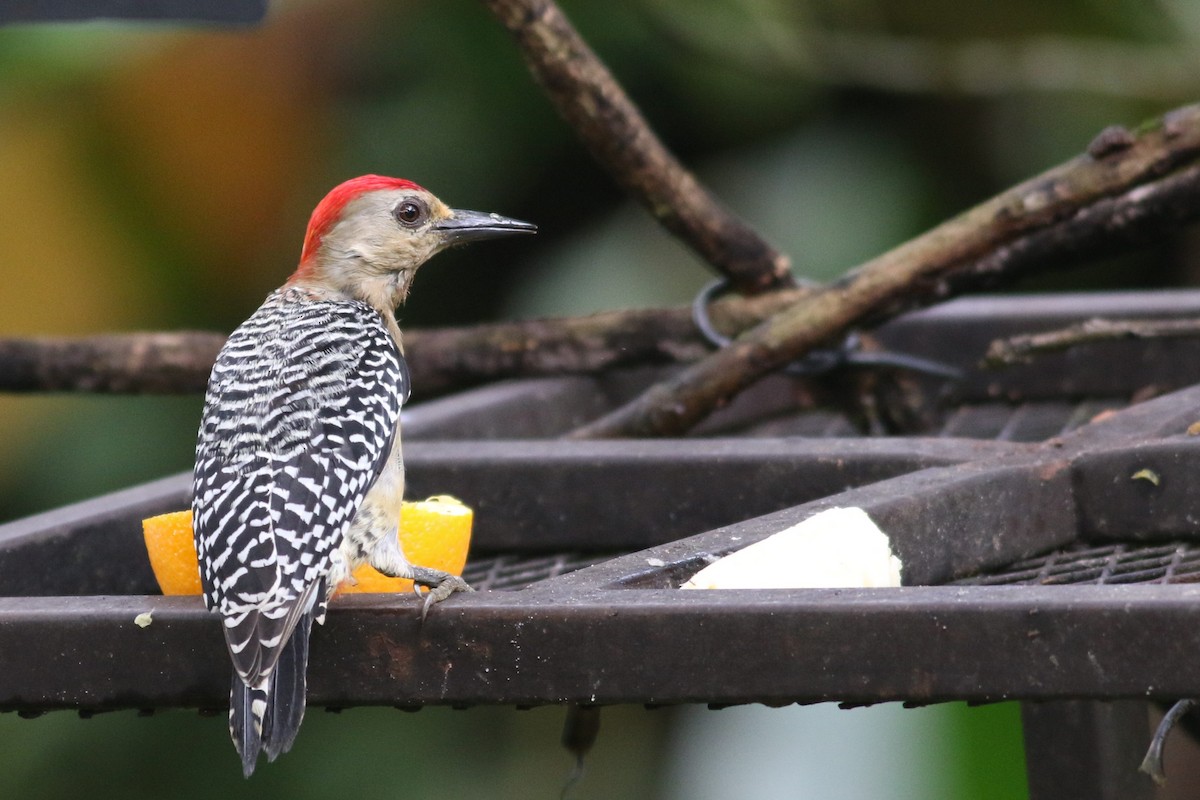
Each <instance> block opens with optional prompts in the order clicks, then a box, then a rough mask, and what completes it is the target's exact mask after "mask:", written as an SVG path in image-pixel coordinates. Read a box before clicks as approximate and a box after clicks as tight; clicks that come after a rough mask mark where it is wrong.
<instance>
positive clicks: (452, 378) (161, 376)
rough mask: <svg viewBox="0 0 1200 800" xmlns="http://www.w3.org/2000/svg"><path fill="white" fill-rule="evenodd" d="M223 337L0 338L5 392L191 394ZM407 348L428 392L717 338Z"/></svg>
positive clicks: (557, 337) (692, 347)
mask: <svg viewBox="0 0 1200 800" xmlns="http://www.w3.org/2000/svg"><path fill="white" fill-rule="evenodd" d="M807 292H808V290H805V289H786V290H781V291H777V292H769V293H767V294H762V295H759V296H757V297H752V298H744V297H741V296H738V295H729V296H726V297H722V298H720V299H719V300H717V301H715V302H714V303H713V304H712V306H711V308H710V309H709V313H710V317H711V318H712V321H713V323H714V324H715V325H716V326H717V328H718V329H719V330H721V331H722V332H723V333H726V334H728V335H734V334H737V333H738V332H740V331H743V330H745V329H746V328H749V327H751V326H753V325H756V324H758V323H759V322H762V321H763V320H764V319H766V318H767V317H768V316H770V315H771V314H774V313H775V312H777V311H779V310H780V309H782V308H785V307H787V306H788V305H791V304H792V303H794V302H796V300H798V299H799V298H801V297H803V296H804V295H805V294H807ZM224 342H225V336H224V335H223V334H220V333H209V332H181V333H129V334H120V335H111V336H85V337H76V338H70V337H54V338H50V337H47V338H9V339H3V338H0V392H52V391H76V392H101V393H116V394H121V393H124V394H150V393H153V394H189V393H194V392H202V391H204V387H205V385H206V383H207V381H208V373H209V371H210V370H211V369H212V364H213V359H215V358H216V354H217V352H218V351H219V350H220V348H221V345H222V344H223V343H224ZM404 343H405V355H406V357H407V359H408V363H409V368H410V369H411V371H412V376H413V384H414V387H415V389H416V391H417V394H418V395H420V396H429V395H437V394H443V393H445V392H448V391H452V390H454V389H461V388H463V387H465V386H471V385H475V384H479V383H483V382H486V381H494V380H500V379H504V378H516V377H534V376H544V375H563V374H569V373H581V372H599V371H602V370H605V369H612V368H614V367H620V366H627V365H632V364H655V363H672V362H678V361H696V360H699V359H700V358H703V357H704V356H705V355H707V354H708V353H709V352H711V350H712V347H711V346H710V345H709V344H708V343H707V342H706V341H705V340H704V338H703V337H702V336H701V335H700V333H699V331H697V330H696V327H695V325H693V324H692V319H691V312H690V309H687V308H667V309H644V310H633V311H609V312H605V313H603V314H595V315H592V316H588V317H577V318H567V319H538V320H527V321H523V322H504V323H496V324H491V325H477V326H472V327H466V328H434V329H425V330H422V329H419V328H418V329H414V330H410V331H406V332H405V334H404Z"/></svg>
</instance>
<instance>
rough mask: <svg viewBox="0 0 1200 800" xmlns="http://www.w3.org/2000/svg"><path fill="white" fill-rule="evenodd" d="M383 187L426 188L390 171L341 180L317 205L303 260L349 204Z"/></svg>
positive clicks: (311, 252) (310, 225)
mask: <svg viewBox="0 0 1200 800" xmlns="http://www.w3.org/2000/svg"><path fill="white" fill-rule="evenodd" d="M379 189H412V190H415V191H418V192H423V191H425V190H424V189H422V188H421V187H420V186H418V185H417V184H415V183H413V182H412V181H409V180H405V179H404V178H389V177H387V176H386V175H360V176H359V177H357V178H351V179H350V180H348V181H345V182H343V183H339V184H338V185H337V186H335V187H333V188H332V189H330V190H329V194H327V195H325V197H324V199H322V200H321V202H319V203H317V207H316V208H314V209H313V213H312V217H311V218H309V220H308V231H307V232H306V233H305V234H304V249H302V250H301V251H300V263H301V264H304V263H305V262H306V261H308V259H309V258H310V257H311V256H312V255H313V254H314V253H316V252H317V248H318V247H319V246H320V245H321V239H322V238H323V237H324V236H325V234H326V233H328V232H329V229H330V228H332V227H333V224H334V223H335V222H337V220H338V218H339V217H341V215H342V211H343V210H344V209H345V208H346V204H347V203H349V202H350V201H351V200H353V199H354V198H356V197H358V196H359V195H361V194H363V193H364V192H374V191H377V190H379Z"/></svg>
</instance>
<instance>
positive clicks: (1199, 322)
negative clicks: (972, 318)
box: [983, 317, 1200, 368]
mask: <svg viewBox="0 0 1200 800" xmlns="http://www.w3.org/2000/svg"><path fill="white" fill-rule="evenodd" d="M1196 336H1200V317H1197V318H1196V319H1100V318H1096V319H1089V320H1085V321H1083V322H1080V323H1078V324H1076V325H1068V326H1067V327H1065V328H1058V329H1056V330H1052V331H1042V332H1040V333H1023V334H1021V335H1019V336H1011V337H1009V338H1007V339H997V340H995V341H994V342H992V344H991V346H990V347H988V351H987V354H986V355H985V356H984V357H983V366H984V367H990V368H999V367H1008V366H1012V365H1013V364H1022V363H1025V362H1028V361H1032V360H1033V357H1034V356H1037V355H1041V354H1043V353H1053V352H1058V351H1062V350H1069V349H1071V348H1072V347H1077V346H1079V345H1081V344H1093V343H1096V342H1112V341H1118V340H1120V339H1180V338H1187V337H1196Z"/></svg>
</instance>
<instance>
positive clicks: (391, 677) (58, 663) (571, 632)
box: [0, 292, 1200, 798]
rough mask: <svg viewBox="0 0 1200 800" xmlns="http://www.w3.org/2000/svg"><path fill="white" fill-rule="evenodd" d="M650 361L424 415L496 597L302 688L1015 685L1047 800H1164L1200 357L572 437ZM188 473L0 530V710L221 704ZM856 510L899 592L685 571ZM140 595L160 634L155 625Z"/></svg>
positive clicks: (333, 638)
mask: <svg viewBox="0 0 1200 800" xmlns="http://www.w3.org/2000/svg"><path fill="white" fill-rule="evenodd" d="M1196 309H1200V293H1192V292H1173V293H1160V294H1136V295H1117V296H1054V297H1039V298H1021V299H1019V300H1004V299H992V300H976V301H960V302H956V303H951V304H947V305H946V306H944V307H941V308H939V309H936V310H933V311H930V312H925V313H922V314H918V315H913V316H911V317H908V318H905V319H902V320H899V321H897V322H895V323H893V324H891V325H889V326H887V327H886V328H884V329H882V330H881V331H880V332H879V338H880V340H881V341H882V343H883V345H884V346H885V347H888V348H890V349H895V350H903V351H906V352H912V353H916V354H919V355H922V356H924V357H926V358H934V359H938V360H942V361H945V362H948V363H951V364H955V365H958V366H960V367H963V368H965V369H968V370H973V364H974V362H975V361H976V360H977V359H978V357H979V356H980V355H981V354H982V353H983V352H984V350H985V349H986V347H987V344H988V343H989V342H990V341H991V340H992V339H993V338H996V337H998V336H1005V335H1010V334H1013V333H1017V332H1029V331H1034V330H1044V329H1048V328H1053V327H1059V326H1061V325H1065V324H1069V323H1072V322H1076V321H1078V320H1080V319H1086V318H1088V317H1093V316H1101V315H1104V316H1114V317H1117V316H1120V317H1129V316H1143V317H1147V316H1149V317H1156V316H1157V317H1164V316H1165V317H1169V316H1184V315H1190V314H1192V313H1194V311H1195V310H1196ZM653 378H654V375H653V374H652V372H641V373H631V374H624V375H614V376H608V377H602V378H587V377H572V378H561V379H547V380H539V381H525V382H518V383H512V384H505V385H497V386H493V387H489V388H484V389H480V390H476V391H473V392H467V393H464V394H462V395H458V396H455V397H451V398H446V399H444V400H439V401H436V402H433V403H428V404H424V405H422V406H418V407H416V408H414V409H413V410H412V411H411V412H409V413H408V414H407V417H406V421H405V425H406V439H407V444H406V461H407V464H408V472H409V481H410V493H411V495H413V496H424V495H431V494H453V495H456V496H459V497H461V498H463V499H464V500H465V501H466V502H468V504H470V505H472V506H473V507H474V508H475V509H476V529H475V537H474V543H473V550H472V559H471V561H470V563H469V564H468V573H467V574H468V577H469V579H470V580H472V581H473V582H475V583H476V584H477V585H478V586H479V587H480V588H482V589H484V591H480V592H476V593H474V594H471V595H468V596H456V597H454V598H451V599H450V600H448V601H447V602H445V603H443V604H441V605H439V606H438V607H437V608H436V609H434V611H433V612H432V613H431V614H430V616H429V618H428V619H427V620H426V621H425V622H424V623H422V622H421V621H420V619H419V614H418V603H417V601H416V600H415V599H414V598H412V597H410V596H407V595H404V596H381V595H375V596H372V595H358V596H353V597H346V598H343V599H340V600H338V601H337V602H335V603H334V605H333V607H332V608H331V610H330V613H329V618H328V621H327V624H326V625H325V626H324V628H323V629H321V630H319V631H317V632H315V633H314V635H313V639H312V657H311V661H310V671H309V692H310V702H311V703H312V704H313V705H327V706H333V707H339V708H344V707H349V706H357V705H388V706H404V707H412V706H419V705H425V704H444V705H453V706H468V705H474V704H513V705H521V706H528V705H538V704H550V703H579V704H609V703H645V704H653V705H661V704H669V703H690V702H703V703H710V704H715V705H725V704H733V703H749V702H761V703H768V704H772V705H780V704H787V703H793V702H823V701H840V702H845V703H851V704H854V703H875V702H884V701H904V702H907V703H916V704H922V703H931V702H940V701H944V700H966V701H969V702H990V701H996V700H1002V699H1019V700H1022V701H1024V702H1025V704H1026V705H1025V709H1026V712H1025V719H1026V739H1027V750H1028V753H1029V758H1028V767H1029V773H1030V785H1031V790H1032V796H1033V797H1035V798H1040V797H1064V796H1087V797H1096V798H1116V797H1121V798H1138V797H1150V796H1152V793H1151V792H1152V790H1151V788H1150V784H1149V783H1148V781H1145V780H1144V779H1143V778H1142V777H1141V776H1139V775H1137V773H1136V765H1137V761H1138V759H1139V758H1140V756H1141V752H1142V750H1143V749H1144V746H1145V744H1146V741H1147V739H1148V736H1149V730H1148V722H1147V720H1148V716H1147V713H1148V712H1147V703H1148V701H1151V700H1173V699H1175V698H1178V697H1184V696H1200V665H1198V660H1197V659H1196V657H1195V649H1196V648H1195V647H1194V643H1193V642H1191V641H1190V639H1189V637H1187V636H1181V635H1180V632H1181V631H1185V632H1186V631H1190V630H1197V629H1200V586H1193V585H1191V583H1190V582H1189V581H1190V580H1191V579H1192V576H1195V575H1197V574H1200V573H1198V568H1197V565H1196V554H1197V553H1198V552H1200V549H1198V548H1200V531H1197V530H1196V524H1195V522H1194V521H1195V520H1197V519H1200V482H1197V481H1194V480H1192V476H1194V475H1196V474H1200V438H1197V437H1192V436H1189V435H1187V433H1186V431H1187V430H1188V428H1189V426H1190V425H1191V424H1192V423H1193V422H1195V421H1197V420H1198V419H1200V388H1180V387H1189V386H1192V385H1193V384H1198V383H1200V345H1198V344H1196V343H1193V342H1189V341H1185V340H1173V341H1158V342H1155V341H1127V342H1125V341H1123V342H1116V343H1111V344H1108V345H1092V346H1089V347H1087V348H1081V349H1080V350H1079V351H1072V352H1069V353H1066V354H1061V355H1057V356H1053V357H1048V358H1046V359H1042V360H1039V361H1037V362H1034V363H1032V364H1028V365H1023V366H1020V367H1017V368H1014V369H1011V370H1008V371H1005V372H1003V373H982V372H978V371H971V372H970V373H969V375H968V377H967V378H966V379H965V380H964V381H962V382H961V383H959V384H958V385H956V386H954V387H946V386H930V387H926V389H927V395H928V396H930V397H944V398H947V399H946V400H945V405H944V407H942V408H941V409H940V413H939V414H938V415H936V424H935V425H933V426H932V427H931V428H929V429H927V430H926V431H925V432H924V433H922V434H921V435H907V436H885V437H866V436H862V435H860V434H859V433H858V430H857V428H856V427H855V425H854V424H852V422H851V418H850V417H849V416H847V415H844V414H842V413H839V412H837V411H835V410H830V409H823V410H816V411H813V410H805V411H797V410H795V409H794V408H791V409H789V403H791V402H792V400H793V398H794V387H793V384H791V383H790V379H787V378H773V379H769V380H767V381H763V382H762V383H761V384H760V385H758V386H757V387H755V389H753V390H752V391H750V392H748V393H747V394H746V395H744V396H743V397H742V398H740V399H739V400H738V401H737V402H734V403H732V404H731V405H730V406H729V407H728V408H726V409H724V410H722V411H721V412H720V413H719V414H717V415H715V416H714V417H713V419H711V420H710V421H708V422H707V423H706V424H705V426H704V427H703V429H702V430H700V431H698V432H697V435H696V436H693V437H689V438H686V439H676V440H666V441H619V442H618V441H595V442H582V441H567V440H559V439H556V437H557V436H558V435H559V434H561V433H562V432H564V431H566V430H569V429H570V428H571V427H572V426H573V425H576V424H578V423H579V422H581V421H583V420H584V419H587V418H589V417H592V416H595V415H596V414H598V413H602V412H603V411H604V410H605V408H607V407H609V406H611V404H613V403H615V402H619V401H620V400H621V399H622V398H623V397H626V396H629V395H630V394H631V393H632V392H635V391H637V389H638V387H639V386H642V385H645V384H646V382H647V381H649V380H652V379H653ZM1152 395H1157V397H1155V399H1152V400H1147V401H1145V402H1140V403H1136V404H1132V405H1130V401H1131V399H1132V398H1135V397H1147V396H1152ZM801 434H803V435H801ZM514 437H519V438H514ZM1143 470H1150V471H1152V472H1153V474H1154V475H1155V476H1156V480H1155V481H1148V480H1141V479H1137V478H1135V477H1134V476H1135V475H1137V474H1138V473H1139V472H1142V471H1143ZM189 483H190V480H189V476H188V475H179V476H174V477H171V478H166V479H163V480H161V481H158V482H155V483H151V484H147V485H144V486H139V487H135V488H133V489H129V490H126V491H124V492H120V493H116V494H114V495H109V496H105V497H101V498H97V499H95V500H91V501H88V502H85V503H81V504H78V505H75V506H70V507H66V508H62V509H58V510H56V511H53V512H50V513H48V514H43V515H39V516H37V517H32V518H29V519H25V520H19V521H17V522H13V523H9V524H7V525H3V526H0V710H11V711H19V712H22V713H37V712H39V711H42V710H47V709H56V708H69V709H77V710H80V711H83V712H86V713H90V712H94V711H102V710H107V709H116V708H145V709H150V708H164V707H193V708H216V707H220V706H221V705H222V704H223V703H224V702H225V697H226V693H227V689H228V663H227V660H226V656H225V651H224V646H223V642H222V637H221V633H220V630H219V625H218V624H217V623H216V622H215V621H214V619H213V618H212V617H211V616H210V615H208V614H207V613H206V612H205V611H204V610H203V607H202V604H201V602H200V600H199V598H190V597H161V596H157V595H156V594H155V587H154V582H153V576H152V574H151V573H150V570H149V566H148V564H147V563H146V561H145V556H144V548H143V546H142V543H141V537H140V526H139V522H140V520H141V519H142V518H144V517H146V516H150V515H152V514H156V513H162V512H165V511H170V510H175V509H179V508H184V507H186V506H187V504H188V496H187V495H188V490H189ZM847 505H854V506H860V507H862V508H864V509H865V510H867V512H868V513H869V514H870V515H871V516H872V518H873V519H874V520H875V521H876V523H877V524H879V526H880V527H881V528H882V529H883V530H884V531H885V532H887V533H888V535H889V536H890V537H891V540H892V545H893V548H894V549H895V550H896V551H897V553H898V554H899V556H900V557H901V559H902V560H903V563H904V581H905V584H906V585H905V586H904V587H902V588H899V589H874V590H869V589H808V590H754V591H745V592H679V591H677V590H676V587H678V585H679V584H680V583H681V582H682V581H683V580H685V579H686V578H687V577H688V576H689V575H690V574H691V573H692V572H693V571H694V570H695V569H697V568H698V567H699V566H701V565H703V564H704V563H707V562H708V561H709V560H711V559H712V558H715V557H719V556H721V555H724V554H726V553H728V552H731V551H733V550H736V549H738V548H740V547H743V546H745V545H747V544H750V543H752V542H754V541H757V540H759V539H762V538H765V537H766V536H769V535H770V534H772V533H774V532H776V531H779V530H782V529H783V528H785V527H789V526H790V525H792V524H794V523H795V522H798V521H800V520H802V519H804V518H806V517H808V516H810V515H811V514H813V513H815V512H817V511H819V510H821V509H824V508H829V507H832V506H847ZM1164 542H1169V544H1164ZM51 566H52V567H53V569H51V568H50V567H51ZM1164 578H1165V579H1166V580H1167V582H1166V583H1164V582H1163V580H1164ZM148 611H149V612H151V614H152V619H153V622H152V624H151V625H150V626H148V627H144V628H143V627H140V626H138V625H135V624H134V623H133V620H134V618H135V617H136V616H138V615H139V614H143V613H145V612H148ZM630 652H637V653H638V656H639V657H638V658H637V659H630V658H629V657H628V654H629V653H630ZM1099 753H1110V754H1111V753H1116V754H1118V756H1119V757H1103V758H1099V757H1096V754H1099ZM1089 754H1090V755H1089ZM1089 758H1090V759H1091V760H1090V761H1089V767H1088V769H1086V770H1081V769H1080V763H1082V761H1081V760H1083V761H1088V759H1089ZM1092 762H1095V763H1092Z"/></svg>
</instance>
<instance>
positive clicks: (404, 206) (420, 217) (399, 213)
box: [393, 200, 427, 228]
mask: <svg viewBox="0 0 1200 800" xmlns="http://www.w3.org/2000/svg"><path fill="white" fill-rule="evenodd" d="M393 213H394V214H395V215H396V221H397V222H399V223H400V224H401V225H403V226H405V227H407V228H415V227H416V226H417V225H420V224H421V223H422V222H424V221H425V217H426V216H427V212H426V210H425V206H424V205H423V204H422V203H420V202H418V201H417V200H405V201H404V202H402V203H401V204H400V205H398V206H396V210H395V211H394V212H393Z"/></svg>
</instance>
